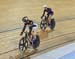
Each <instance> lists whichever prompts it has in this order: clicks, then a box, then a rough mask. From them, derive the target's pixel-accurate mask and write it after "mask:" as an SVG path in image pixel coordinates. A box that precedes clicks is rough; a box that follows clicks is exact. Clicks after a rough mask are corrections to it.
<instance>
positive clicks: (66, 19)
mask: <svg viewBox="0 0 75 59" xmlns="http://www.w3.org/2000/svg"><path fill="white" fill-rule="evenodd" d="M73 19H75V18H74V17H73V18H71V17H70V18H65V19H63V20H58V21H57V22H62V21H68V20H73ZM21 28H22V27H18V28H14V29H8V30H4V31H0V33H5V32H9V31H14V30H18V29H21Z"/></svg>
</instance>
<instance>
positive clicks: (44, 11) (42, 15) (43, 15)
mask: <svg viewBox="0 0 75 59" xmlns="http://www.w3.org/2000/svg"><path fill="white" fill-rule="evenodd" d="M44 15H45V10H44V11H43V14H42V17H43V16H44ZM42 17H41V18H42Z"/></svg>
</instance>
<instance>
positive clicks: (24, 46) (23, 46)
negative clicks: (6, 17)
mask: <svg viewBox="0 0 75 59" xmlns="http://www.w3.org/2000/svg"><path fill="white" fill-rule="evenodd" d="M27 47H28V42H27V40H25V38H24V37H22V38H21V40H20V42H19V50H20V51H26V50H27Z"/></svg>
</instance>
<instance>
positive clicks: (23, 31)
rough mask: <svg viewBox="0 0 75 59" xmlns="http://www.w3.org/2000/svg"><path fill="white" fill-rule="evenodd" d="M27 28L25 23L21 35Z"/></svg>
mask: <svg viewBox="0 0 75 59" xmlns="http://www.w3.org/2000/svg"><path fill="white" fill-rule="evenodd" d="M25 28H26V24H24V27H23V29H22V32H21V34H20V35H22V34H23V32H24V31H25Z"/></svg>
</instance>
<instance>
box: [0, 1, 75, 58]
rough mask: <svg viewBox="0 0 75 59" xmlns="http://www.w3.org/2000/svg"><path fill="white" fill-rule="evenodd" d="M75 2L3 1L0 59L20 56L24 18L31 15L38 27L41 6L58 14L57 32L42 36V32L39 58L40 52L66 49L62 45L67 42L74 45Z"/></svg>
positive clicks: (0, 27)
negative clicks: (19, 47)
mask: <svg viewBox="0 0 75 59" xmlns="http://www.w3.org/2000/svg"><path fill="white" fill-rule="evenodd" d="M33 2H34V4H32V3H33ZM36 2H37V3H36ZM74 2H75V1H74V0H71V1H70V0H66V1H63V0H61V1H59V0H58V1H55V0H51V1H49V0H47V1H43V0H41V1H37V0H27V1H24V0H18V1H17V0H16V1H15V0H13V1H12V0H11V1H9V0H7V1H5V0H2V1H1V2H0V4H1V6H0V12H1V13H0V15H1V16H0V59H8V58H9V57H10V56H16V55H18V54H19V51H18V43H19V40H20V38H21V36H19V34H20V32H21V29H22V25H23V24H22V22H21V20H20V19H21V18H22V17H23V16H24V15H28V16H29V17H30V18H31V19H35V20H34V21H36V22H38V23H39V22H40V16H41V14H42V13H41V12H42V5H43V4H45V3H46V4H48V5H49V6H50V7H52V8H53V9H54V11H55V15H54V17H55V19H56V28H55V30H54V31H53V32H51V31H49V32H42V31H41V30H40V29H39V35H40V36H41V45H40V47H39V48H38V52H37V54H38V53H39V52H43V53H44V52H45V50H47V49H49V50H47V51H50V50H52V49H55V48H57V46H59V45H61V46H63V45H62V44H64V45H65V44H68V42H74V40H75V13H74V12H75V7H74V6H75V4H74ZM32 6H33V7H32ZM33 10H34V11H33ZM31 14H32V15H31ZM36 16H37V17H36ZM59 47H60V46H59ZM34 55H35V54H34Z"/></svg>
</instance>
